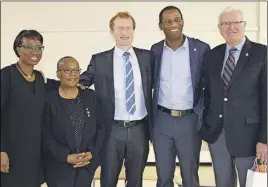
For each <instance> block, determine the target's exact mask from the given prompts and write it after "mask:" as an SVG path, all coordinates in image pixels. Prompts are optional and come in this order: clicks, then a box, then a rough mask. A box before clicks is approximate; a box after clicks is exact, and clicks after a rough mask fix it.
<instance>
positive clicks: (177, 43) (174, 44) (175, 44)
mask: <svg viewBox="0 0 268 187" xmlns="http://www.w3.org/2000/svg"><path fill="white" fill-rule="evenodd" d="M184 40H185V37H184V36H183V35H181V36H180V37H178V38H172V39H168V38H167V39H166V41H167V45H168V46H169V47H170V48H171V49H173V50H176V49H178V48H179V47H181V46H182V45H183V43H184Z"/></svg>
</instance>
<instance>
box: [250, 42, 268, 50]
mask: <svg viewBox="0 0 268 187" xmlns="http://www.w3.org/2000/svg"><path fill="white" fill-rule="evenodd" d="M251 47H252V48H253V49H255V50H256V51H258V52H260V53H261V52H265V53H267V45H264V44H261V43H256V42H252V41H251Z"/></svg>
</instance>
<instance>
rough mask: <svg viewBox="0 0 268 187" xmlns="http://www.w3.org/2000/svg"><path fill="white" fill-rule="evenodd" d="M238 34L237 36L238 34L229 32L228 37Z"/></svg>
mask: <svg viewBox="0 0 268 187" xmlns="http://www.w3.org/2000/svg"><path fill="white" fill-rule="evenodd" d="M236 34H237V32H229V33H228V35H231V36H232V35H236Z"/></svg>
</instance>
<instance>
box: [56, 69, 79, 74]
mask: <svg viewBox="0 0 268 187" xmlns="http://www.w3.org/2000/svg"><path fill="white" fill-rule="evenodd" d="M58 71H63V72H64V73H66V74H68V75H69V74H71V73H72V72H74V73H75V74H80V73H81V69H60V70H58ZM58 71H57V72H58Z"/></svg>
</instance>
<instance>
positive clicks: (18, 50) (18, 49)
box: [16, 47, 21, 56]
mask: <svg viewBox="0 0 268 187" xmlns="http://www.w3.org/2000/svg"><path fill="white" fill-rule="evenodd" d="M16 50H17V52H18V54H19V56H20V55H21V54H20V48H19V47H17V48H16Z"/></svg>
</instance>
